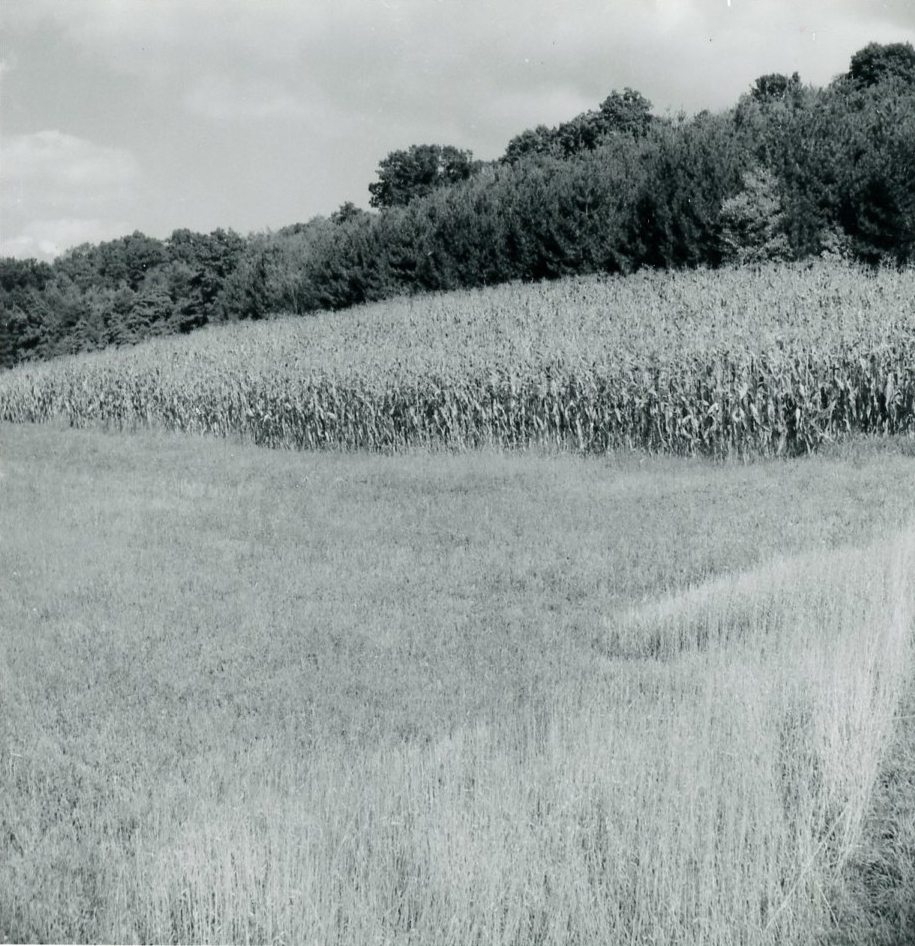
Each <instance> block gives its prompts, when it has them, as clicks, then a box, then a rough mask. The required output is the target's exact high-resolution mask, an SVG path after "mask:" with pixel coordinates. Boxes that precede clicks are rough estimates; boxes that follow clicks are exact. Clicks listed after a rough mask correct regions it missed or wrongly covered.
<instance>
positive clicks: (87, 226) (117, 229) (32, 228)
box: [0, 217, 129, 259]
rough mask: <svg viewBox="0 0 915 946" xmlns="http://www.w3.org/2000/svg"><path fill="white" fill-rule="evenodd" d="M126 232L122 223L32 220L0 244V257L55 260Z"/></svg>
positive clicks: (71, 218)
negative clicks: (71, 249) (81, 246)
mask: <svg viewBox="0 0 915 946" xmlns="http://www.w3.org/2000/svg"><path fill="white" fill-rule="evenodd" d="M127 232H129V227H128V226H127V224H126V223H124V221H122V220H101V219H98V218H80V217H60V218H58V219H50V220H48V219H40V220H31V221H29V222H28V223H26V224H25V225H24V226H22V227H21V228H19V232H18V233H17V234H16V236H14V237H11V238H10V239H5V240H2V241H0V256H13V257H16V258H17V259H26V258H28V257H37V258H38V259H53V258H54V257H55V256H59V255H60V254H61V253H62V252H63V251H64V250H66V249H67V248H68V247H71V246H78V245H79V244H81V243H99V242H101V241H102V240H111V239H114V238H115V237H118V236H123V235H124V234H125V233H127Z"/></svg>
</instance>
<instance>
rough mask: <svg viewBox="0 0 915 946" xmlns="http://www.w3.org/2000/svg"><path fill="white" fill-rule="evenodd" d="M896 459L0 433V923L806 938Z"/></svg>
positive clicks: (84, 929)
mask: <svg viewBox="0 0 915 946" xmlns="http://www.w3.org/2000/svg"><path fill="white" fill-rule="evenodd" d="M911 454H912V448H911V441H885V442H869V443H865V444H862V445H852V446H849V447H847V448H843V449H842V450H836V451H834V453H833V455H831V456H825V455H824V456H820V457H813V458H810V459H807V460H804V461H783V462H781V461H780V462H775V463H766V464H764V463H757V464H750V465H736V464H724V465H712V464H709V463H706V462H701V461H695V460H692V461H691V460H676V459H662V458H657V457H654V458H647V457H644V456H632V455H611V456H608V457H603V458H599V459H598V458H595V459H591V460H582V459H576V458H572V457H568V456H547V455H542V454H536V453H517V454H508V455H506V454H500V453H497V452H490V453H486V452H483V453H468V454H460V455H448V454H428V453H412V454H409V455H406V456H399V457H384V456H377V455H374V456H370V455H365V454H359V453H355V454H346V455H344V454H334V453H304V454H293V453H285V452H271V451H263V450H258V449H256V448H253V447H249V446H241V445H238V444H232V443H227V442H221V441H209V440H203V439H193V438H188V437H184V436H178V435H167V434H163V433H151V432H147V433H143V434H136V435H130V436H127V435H121V436H115V435H112V434H105V433H102V432H98V431H69V430H63V429H55V428H52V427H43V428H37V427H30V426H10V425H6V426H4V428H3V430H2V473H3V480H2V493H0V503H2V507H0V512H2V516H0V522H2V545H0V556H2V574H3V593H2V600H0V623H2V627H3V638H2V658H3V659H2V688H0V693H2V700H3V706H2V714H0V725H2V727H3V730H2V731H3V740H2V754H3V761H2V770H0V771H2V782H3V784H2V789H3V790H2V801H0V804H2V806H3V807H2V811H3V822H4V831H3V836H2V845H3V848H2V850H3V858H2V868H0V869H2V872H3V873H2V884H0V923H2V933H3V935H4V937H5V938H10V939H26V940H35V941H41V940H59V941H69V940H99V939H101V940H113V941H132V940H145V941H171V940H177V941H184V942H188V941H213V942H227V941H244V940H246V939H250V940H251V941H257V942H264V941H272V942H366V943H369V942H409V941H412V942H417V943H436V942H442V943H446V942H453V943H465V942H475V941H480V942H483V941H485V942H528V941H530V942H544V943H548V942H557V943H558V942H569V941H573V942H574V941H578V942H593V941H595V937H601V936H604V937H606V936H609V935H612V936H614V937H616V938H615V939H614V941H618V942H632V943H643V942H652V941H664V942H684V943H686V942H695V943H703V942H704V943H713V942H722V943H723V942H749V941H752V940H751V939H749V938H748V937H750V936H753V935H755V936H756V937H757V940H758V941H760V942H772V943H776V942H777V943H782V942H792V941H793V942H806V941H809V936H810V935H811V931H812V930H814V928H815V927H816V925H817V924H819V923H825V922H826V920H825V918H826V917H828V910H827V909H826V906H825V903H824V902H823V899H822V897H820V896H819V895H818V894H817V893H816V889H817V884H822V883H824V877H825V876H827V875H826V874H823V873H821V872H820V871H819V868H820V862H821V861H823V862H824V863H826V864H827V866H829V867H830V870H833V874H835V870H834V869H837V867H838V865H839V862H840V860H841V856H842V848H841V844H842V843H848V844H850V843H853V841H854V838H855V831H856V830H857V828H856V826H857V825H858V824H859V823H860V818H861V817H862V812H863V810H864V808H865V806H866V804H867V800H868V799H867V791H868V785H869V779H872V778H873V775H874V773H875V771H876V768H877V766H878V765H879V761H880V760H879V753H880V748H881V746H882V745H883V743H884V742H885V741H886V739H887V738H888V736H887V735H886V730H887V726H888V718H891V716H892V712H893V709H894V700H895V699H896V694H897V690H898V688H899V686H901V683H900V680H901V679H902V674H903V672H904V671H905V670H906V660H907V650H906V648H907V646H908V644H907V643H906V641H907V639H908V637H909V636H910V634H909V633H908V631H907V629H906V628H905V627H903V626H902V625H900V621H901V622H903V624H904V621H905V614H904V613H903V612H902V611H900V609H904V607H905V606H906V601H905V600H904V598H900V597H899V595H900V593H901V592H900V590H899V589H900V582H902V584H904V581H903V579H902V578H900V574H901V573H900V568H901V567H902V563H904V562H906V561H908V560H909V559H907V558H906V555H909V554H910V551H907V549H908V546H907V545H906V539H905V535H903V536H902V537H901V538H900V537H895V538H894V539H893V541H885V542H884V541H882V540H883V539H884V537H885V536H888V535H891V534H893V535H894V536H895V534H896V533H897V532H898V530H899V529H900V528H901V527H903V526H904V525H905V524H906V523H907V522H911V521H912V518H913V515H915V472H913V470H915V467H913V460H912V456H911ZM874 543H876V545H875V544H874ZM849 544H851V545H853V546H856V547H866V548H867V552H866V553H865V554H864V555H861V554H859V553H857V552H855V551H854V550H851V551H849V550H847V549H844V547H845V546H847V545H849ZM836 549H840V550H841V551H838V552H836V551H834V550H836ZM842 549H844V550H842ZM874 549H876V551H874ZM794 557H797V561H798V562H799V563H800V564H799V565H798V567H797V568H792V567H791V565H790V562H791V561H792V560H793V559H794ZM773 558H777V559H779V560H781V561H782V562H784V561H786V560H787V561H788V562H789V564H788V565H787V566H785V565H781V566H771V565H770V564H769V563H770V562H771V560H772V559H773ZM722 576H724V577H722ZM727 576H731V577H730V578H728V577H727ZM748 576H749V577H748ZM754 582H756V583H757V584H758V586H759V588H760V589H761V594H760V595H759V596H755V595H754V594H753V587H754ZM773 582H776V583H777V582H781V583H783V584H784V585H785V587H786V588H787V589H788V590H789V591H790V594H787V595H785V596H782V595H779V594H773V593H772V583H773ZM716 583H717V584H716ZM808 587H809V588H810V589H811V593H812V595H813V597H812V598H811V596H810V595H807V594H806V593H805V589H806V588H808ZM708 588H712V592H711V593H709V594H705V593H704V592H703V591H702V589H708ZM691 589H692V590H691ZM716 589H717V590H716ZM748 589H749V590H748ZM678 595H679V596H680V597H679V599H678ZM741 597H743V598H747V599H748V601H749V603H748V604H747V605H746V606H744V605H742V604H741V603H740V601H741ZM758 600H763V601H765V602H768V604H767V605H766V607H764V608H758V609H756V610H755V611H754V608H755V602H757V601H758ZM818 600H819V601H821V602H826V601H829V600H836V601H838V604H837V605H835V606H834V607H833V608H832V610H831V611H827V612H826V620H825V622H820V619H819V618H818V614H819V613H820V612H819V610H818V608H817V607H815V605H816V603H817V601H818ZM678 601H679V602H680V603H678ZM782 601H786V602H788V604H786V605H784V606H782V605H781V604H780V602H782ZM722 602H724V603H725V604H727V606H728V607H730V608H731V611H730V612H727V611H726V609H725V608H724V604H722ZM811 602H813V605H812V604H811ZM681 607H682V609H683V612H684V615H685V617H684V622H685V625H686V626H688V627H690V628H694V627H695V626H696V624H697V621H698V622H699V623H700V624H701V623H702V622H703V621H704V622H705V624H706V625H708V626H709V627H712V626H716V625H715V614H721V613H730V614H732V615H735V616H737V617H740V615H745V616H746V615H748V617H747V619H746V620H745V621H744V624H743V628H742V634H735V635H734V640H731V641H725V642H722V641H717V642H716V643H715V646H714V647H708V646H706V645H707V641H706V644H703V645H702V646H699V647H696V646H693V643H692V642H693V641H695V640H696V639H697V638H696V637H695V635H693V636H692V637H690V635H678V634H676V633H673V632H671V631H670V625H671V621H672V620H673V619H672V618H670V613H671V609H673V612H674V613H675V612H676V611H677V609H678V608H681ZM780 608H781V610H779V609H780ZM786 608H787V609H788V610H785V609H786ZM723 609H724V610H723ZM894 609H895V610H894ZM655 611H659V612H660V613H661V618H658V617H656V616H655ZM897 612H898V613H897ZM779 615H781V617H779ZM894 615H895V617H894ZM900 615H901V616H900ZM794 618H797V620H796V621H794ZM665 621H666V622H667V623H666V624H665ZM639 622H643V623H644V622H648V623H649V625H650V626H647V629H646V633H645V644H644V646H639V645H638V644H637V643H633V641H635V635H637V633H638V627H639ZM894 622H895V623H894ZM720 623H721V622H720V620H719V621H718V624H719V625H720ZM737 623H739V621H738V622H737ZM795 624H796V625H797V626H796V627H795V626H794V625H795ZM897 625H899V626H897ZM621 628H622V630H623V631H625V636H624V637H623V638H621V637H620V629H621ZM655 631H657V633H655ZM757 633H758V634H759V635H761V637H760V639H761V640H762V644H763V645H765V646H763V647H762V649H756V642H755V639H754V635H755V634H757ZM795 633H796V637H792V636H791V635H792V634H795ZM823 635H826V636H823ZM621 639H622V640H625V641H626V642H627V645H626V647H625V648H621V646H620V640H621ZM655 639H656V640H657V641H659V642H660V644H658V643H656V640H655ZM672 640H679V641H681V642H682V643H681V644H680V645H677V646H671V645H670V644H669V642H670V641H672ZM868 641H872V642H873V644H869V643H868ZM665 642H667V643H665ZM794 644H796V648H795V649H792V648H793V646H794ZM767 648H768V649H767ZM878 681H883V682H882V683H880V684H879V685H877V682H878ZM846 693H847V694H852V695H853V696H854V698H849V699H848V700H845V699H844V698H843V694H846ZM845 724H847V725H845ZM852 750H854V751H852ZM811 773H818V774H817V775H816V776H815V777H814V775H812V774H811ZM843 839H844V840H843ZM808 862H809V864H808ZM805 865H808V866H807V868H806V869H805ZM833 874H829V875H828V876H833ZM835 875H836V876H837V874H835ZM824 896H825V894H824ZM658 937H661V939H660V940H658Z"/></svg>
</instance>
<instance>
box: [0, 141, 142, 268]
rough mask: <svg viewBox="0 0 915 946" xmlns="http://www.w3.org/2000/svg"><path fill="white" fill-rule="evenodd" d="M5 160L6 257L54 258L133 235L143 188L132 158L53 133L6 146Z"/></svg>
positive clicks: (1, 189)
mask: <svg viewBox="0 0 915 946" xmlns="http://www.w3.org/2000/svg"><path fill="white" fill-rule="evenodd" d="M0 158H2V165H3V175H2V178H0V207H2V211H3V240H2V243H0V247H2V252H3V253H4V254H6V255H10V256H35V255H37V256H40V257H51V256H55V255H57V254H58V253H60V252H61V251H62V250H63V249H66V248H67V247H68V246H73V245H74V244H77V243H83V242H86V241H97V240H101V239H110V238H112V237H114V236H116V235H118V234H120V233H124V232H125V231H126V230H127V229H128V228H127V227H126V225H125V224H124V222H123V221H124V218H125V217H129V215H128V214H127V213H125V212H124V211H125V209H129V207H130V206H131V205H132V204H133V203H134V202H135V200H136V197H137V192H138V189H139V188H140V187H141V186H142V177H141V171H140V167H139V164H138V162H137V160H136V158H135V157H134V156H133V155H132V154H131V153H130V152H129V151H128V150H126V149H124V148H112V147H108V146H106V145H99V144H96V143H94V142H92V141H88V140H86V139H85V138H78V137H76V136H75V135H68V134H66V133H65V132H62V131H58V130H56V129H48V130H44V131H38V132H34V133H33V134H28V135H12V136H10V137H5V138H3V139H2V142H0Z"/></svg>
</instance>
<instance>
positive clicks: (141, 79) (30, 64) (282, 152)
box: [0, 0, 915, 258]
mask: <svg viewBox="0 0 915 946" xmlns="http://www.w3.org/2000/svg"><path fill="white" fill-rule="evenodd" d="M871 40H876V41H879V42H899V41H908V42H913V43H915V0H298V2H295V3H293V2H291V0H282V2H280V0H257V2H254V0H2V3H0V254H2V255H16V256H38V257H43V258H48V257H50V256H53V255H54V254H55V253H57V252H59V251H61V250H62V249H65V248H66V247H68V246H72V245H75V244H78V243H81V242H85V241H91V242H97V241H99V240H104V239H110V238H112V237H115V236H119V235H122V234H124V233H130V232H132V231H134V230H142V231H144V232H145V233H148V234H150V235H152V236H157V237H165V236H167V235H168V234H169V233H170V232H171V231H172V230H174V229H176V228H178V227H190V228H191V229H193V230H200V231H210V230H212V229H214V228H216V227H233V228H234V229H236V230H238V231H240V232H242V233H247V232H249V231H252V230H263V229H266V228H278V227H281V226H284V225H286V224H289V223H294V222H296V221H303V220H307V219H308V218H309V217H312V216H314V215H315V214H328V213H330V212H331V211H333V210H334V209H336V208H337V207H338V206H339V205H340V204H341V203H343V202H344V201H347V200H351V201H353V202H354V203H356V204H358V205H360V206H367V205H368V193H367V189H366V188H367V185H368V183H369V182H370V181H372V180H374V171H375V168H376V166H377V164H378V161H379V160H380V159H381V158H383V157H384V156H385V155H386V154H388V153H389V152H390V151H392V150H394V149H396V148H405V147H407V146H409V145H411V144H420V143H426V142H429V143H439V144H454V145H458V146H459V147H462V148H470V149H471V150H472V151H473V152H474V155H475V156H476V157H478V158H484V159H486V158H493V157H496V156H497V155H499V154H500V153H501V152H502V151H503V150H504V148H505V145H506V143H507V142H508V140H509V138H511V137H512V136H513V135H514V134H516V133H518V132H519V131H522V130H523V129H525V128H528V127H532V126H534V125H536V124H540V123H544V124H550V125H552V124H555V123H557V122H559V121H562V120H565V119H568V118H571V117H572V116H573V115H576V114H578V113H579V112H581V111H584V110H585V109H588V108H594V107H596V106H597V105H598V104H599V102H600V101H601V100H602V99H603V98H605V97H606V96H607V94H609V92H610V91H611V90H613V89H622V88H623V87H625V86H631V87H632V88H635V89H638V90H639V91H641V92H642V93H643V94H644V95H646V96H647V97H648V98H649V99H651V101H652V102H653V103H654V106H655V111H656V112H658V113H661V114H663V113H665V112H668V111H670V112H677V111H679V110H681V109H682V110H685V111H687V112H695V111H698V110H700V109H702V108H709V109H713V110H714V109H719V108H723V107H726V106H727V105H730V104H732V103H733V102H734V101H735V100H736V98H737V97H738V96H739V95H740V94H741V93H742V92H745V91H746V90H747V88H748V87H749V86H750V84H751V83H752V81H753V80H754V79H755V78H756V77H757V76H759V75H761V74H763V73H766V72H785V73H790V72H793V71H795V70H796V71H798V72H800V74H801V78H802V79H803V80H804V81H806V82H812V83H816V84H825V83H826V82H828V81H829V80H830V79H831V78H832V77H833V76H834V75H836V74H837V73H839V72H842V71H844V70H846V69H847V68H848V61H849V58H850V57H851V55H852V53H853V52H854V51H855V50H857V49H859V48H861V46H863V45H865V44H866V43H867V42H869V41H871Z"/></svg>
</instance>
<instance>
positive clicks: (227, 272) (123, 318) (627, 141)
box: [0, 43, 915, 367]
mask: <svg viewBox="0 0 915 946" xmlns="http://www.w3.org/2000/svg"><path fill="white" fill-rule="evenodd" d="M369 193H370V202H369V203H370V206H371V208H372V210H370V211H366V210H362V209H360V208H358V207H356V206H355V205H353V204H352V203H346V204H344V205H342V206H341V207H340V208H339V209H338V210H337V211H336V212H334V213H333V214H331V215H330V216H329V217H316V218H313V219H312V220H309V221H308V222H307V223H300V224H294V225H291V226H288V227H284V228H283V229H281V230H279V231H276V232H270V233H261V234H251V235H248V236H247V237H243V236H241V235H239V234H237V233H235V232H233V231H231V230H216V231H214V232H213V233H210V234H200V233H192V232H191V231H189V230H177V231H175V232H174V233H172V235H171V236H170V237H168V238H167V239H166V240H157V239H154V238H151V237H148V236H145V235H144V234H142V233H134V234H132V235H130V236H125V237H122V238H120V239H117V240H112V241H108V242H104V243H100V244H98V245H88V244H86V245H83V246H80V247H76V248H75V249H72V250H69V251H67V252H66V253H64V254H63V255H62V256H61V257H59V258H57V259H55V260H54V261H53V262H52V263H44V262H38V261H36V260H14V259H4V260H2V261H0V364H2V366H3V367H10V366H12V365H15V364H17V363H19V362H21V361H27V360H35V359H45V358H51V357H55V356H58V355H62V354H69V353H73V352H79V351H92V350H97V349H100V348H104V347H106V346H109V345H125V344H132V343H134V342H137V341H140V340H142V339H144V338H147V337H150V336H153V335H161V334H171V333H179V332H189V331H191V330H193V329H195V328H198V327H200V326H203V325H206V324H212V323H219V322H225V321H235V320H240V319H260V318H266V317H268V316H270V315H272V314H274V313H278V312H284V313H294V314H304V313H308V312H314V311H318V310H322V309H339V308H343V307H347V306H351V305H355V304H358V303H363V302H369V301H376V300H380V299H384V298H387V297H390V296H392V295H396V294H402V293H414V292H424V291H437V290H450V289H457V288H463V287H479V286H486V285H493V284H496V283H502V282H508V281H512V280H526V281H529V280H540V279H552V278H557V277H561V276H566V275H573V274H581V273H595V272H606V273H628V272H632V271H634V270H636V269H638V268H639V267H642V266H653V267H671V268H678V267H689V266H699V265H706V266H717V265H720V264H722V263H726V262H735V263H740V264H755V263H759V262H762V261H765V260H773V259H784V260H796V259H803V258H805V257H809V256H814V255H823V254H834V255H840V256H845V257H848V258H854V259H857V260H862V261H866V262H869V263H873V264H895V265H900V264H902V265H904V264H907V263H910V262H912V261H913V260H915V48H913V47H912V45H911V44H908V43H905V44H902V43H896V44H888V45H880V44H875V43H872V44H870V45H868V46H866V47H864V48H863V49H861V50H860V51H859V52H857V53H856V54H855V55H854V56H853V57H852V60H851V63H850V66H849V69H848V71H847V72H846V73H844V74H842V75H840V76H839V77H837V78H836V79H835V80H834V81H833V82H832V83H830V84H829V85H828V86H827V87H825V88H818V87H814V86H810V85H805V84H803V83H802V82H801V80H800V77H799V76H798V75H797V74H794V75H792V76H785V75H781V74H770V75H765V76H761V77H759V78H758V79H757V80H756V81H755V83H753V85H752V86H751V87H750V89H749V90H748V91H747V93H746V94H744V95H742V96H741V97H740V99H739V101H738V102H737V103H736V104H735V105H734V106H733V107H731V108H729V109H727V110H725V111H723V112H720V113H716V114H711V113H709V112H701V113H699V114H698V115H695V116H693V117H689V118H688V117H685V116H678V117H673V118H671V117H658V116H656V115H654V114H653V113H652V106H651V103H650V102H649V101H648V100H647V99H645V98H644V97H643V96H642V95H641V94H640V93H638V92H636V91H634V90H631V89H625V90H624V91H622V92H613V93H611V94H610V95H609V96H608V97H607V98H606V99H605V100H604V101H603V102H602V103H601V104H600V105H599V107H598V108H596V109H594V110H590V111H587V112H585V113H583V114H581V115H578V116H575V117H574V118H572V119H571V120H569V121H567V122H563V123H561V124H559V125H558V126H555V127H552V128H550V127H547V126H543V125H541V126H538V127H537V128H534V129H529V130H526V131H524V132H522V133H521V134H519V135H517V136H516V137H514V138H513V139H512V140H511V141H510V142H509V143H508V145H507V147H506V150H505V152H504V154H503V155H502V156H501V157H500V158H499V159H497V160H495V161H491V162H482V161H475V160H474V159H473V155H472V154H471V152H470V151H467V150H461V149H459V148H456V147H454V146H439V145H414V146H411V147H410V148H407V149H404V150H402V151H395V152H393V153H391V154H390V155H388V156H387V157H386V158H385V159H383V160H382V161H381V162H380V164H379V166H378V172H377V180H376V181H375V182H374V183H372V184H370V185H369Z"/></svg>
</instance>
